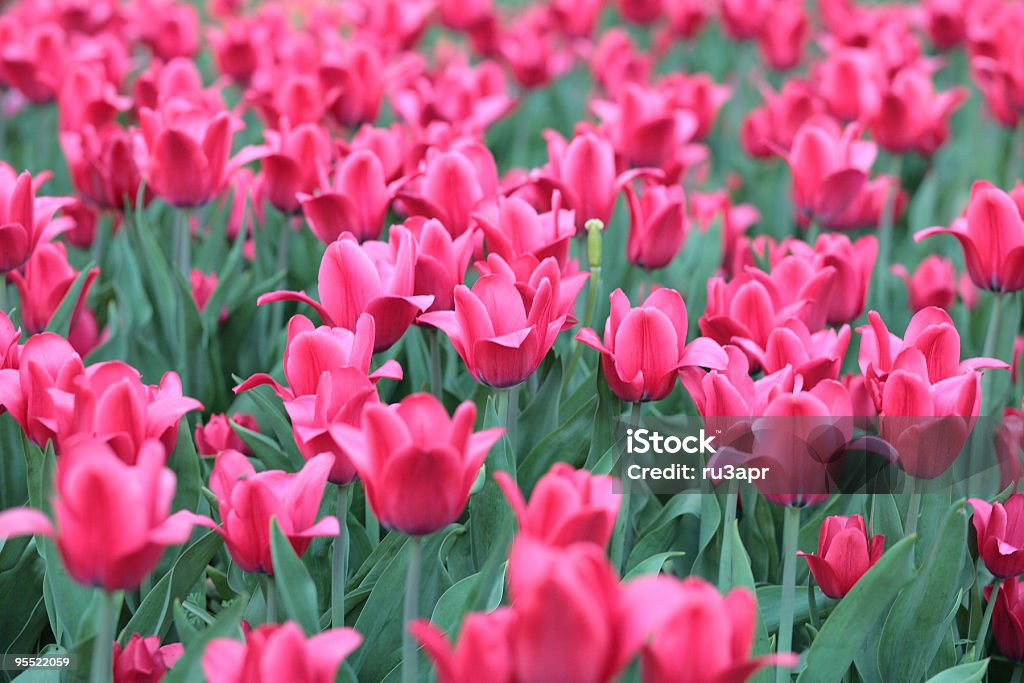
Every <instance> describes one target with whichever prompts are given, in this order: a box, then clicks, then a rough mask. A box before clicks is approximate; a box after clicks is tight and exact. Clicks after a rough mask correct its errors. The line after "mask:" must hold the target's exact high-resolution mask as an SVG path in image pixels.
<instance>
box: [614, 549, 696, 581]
mask: <svg viewBox="0 0 1024 683" xmlns="http://www.w3.org/2000/svg"><path fill="white" fill-rule="evenodd" d="M684 555H686V553H684V552H680V551H671V552H667V553H658V554H657V555H651V556H650V557H648V558H647V559H645V560H641V561H640V562H637V563H636V565H634V566H633V568H632V569H630V570H629V572H627V573H626V576H624V577H623V579H622V580H623V581H627V580H629V579H632V578H635V577H637V576H643V575H644V574H660V573H661V570H662V568H663V567H664V566H665V563H666V562H668V561H669V560H672V559H674V558H677V557H682V556H684Z"/></svg>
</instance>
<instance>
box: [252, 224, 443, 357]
mask: <svg viewBox="0 0 1024 683" xmlns="http://www.w3.org/2000/svg"><path fill="white" fill-rule="evenodd" d="M388 239H389V241H388V242H366V243H364V244H362V245H360V244H359V243H358V242H357V241H356V238H355V237H354V236H353V235H352V234H351V233H345V234H344V235H342V236H341V238H340V239H338V240H337V241H336V242H332V243H331V244H330V245H329V246H328V247H327V251H326V252H324V255H323V258H322V259H321V261H320V272H319V275H318V278H317V280H318V289H319V291H320V301H319V302H317V301H315V300H314V299H312V298H311V297H310V296H309V295H308V294H306V293H305V292H293V291H278V292H271V293H269V294H264V295H262V296H261V297H260V298H259V299H257V300H256V303H257V304H259V305H262V304H266V303H270V302H272V301H300V302H302V303H306V304H309V305H310V306H312V307H313V309H314V310H316V312H317V313H319V314H320V317H321V318H322V319H323V321H324V323H325V324H327V325H331V326H334V327H343V328H345V329H347V330H354V329H355V328H356V323H357V322H358V320H359V317H360V316H361V315H362V314H363V313H368V314H369V315H370V316H371V317H372V318H373V322H374V324H375V326H376V336H375V339H374V344H373V350H374V351H375V352H379V351H384V350H386V349H389V348H391V346H392V345H394V343H395V342H397V341H398V340H399V339H400V338H401V337H402V335H403V334H405V331H406V330H407V329H408V328H409V325H411V324H412V322H413V320H414V319H415V318H416V316H417V315H418V314H419V313H421V312H422V311H425V310H427V308H429V307H430V304H432V303H433V301H434V299H433V297H431V296H415V295H413V291H414V286H415V276H416V255H417V248H416V240H415V238H414V237H413V236H412V235H411V234H410V233H409V231H408V230H406V229H405V228H403V227H401V226H394V227H393V228H392V229H391V231H390V233H389V236H388Z"/></svg>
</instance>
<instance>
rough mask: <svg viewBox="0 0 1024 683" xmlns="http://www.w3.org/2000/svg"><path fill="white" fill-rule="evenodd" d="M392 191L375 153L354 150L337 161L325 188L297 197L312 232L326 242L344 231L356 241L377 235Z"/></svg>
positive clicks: (382, 227) (393, 189) (378, 235)
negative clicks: (332, 174) (353, 236)
mask: <svg viewBox="0 0 1024 683" xmlns="http://www.w3.org/2000/svg"><path fill="white" fill-rule="evenodd" d="M302 191H303V192H310V191H312V190H302ZM394 192H395V187H394V185H391V186H389V185H388V184H387V183H386V182H385V177H384V167H383V166H382V165H381V162H380V159H379V158H378V157H377V155H376V154H375V153H374V152H372V151H370V150H357V151H355V152H353V153H352V154H349V155H348V156H347V157H345V159H344V161H342V162H341V164H339V166H338V169H337V170H336V171H335V173H334V177H333V179H332V180H331V185H330V187H329V188H324V189H323V192H321V193H320V194H318V195H316V196H311V195H309V194H302V195H299V200H300V201H301V203H302V211H303V212H304V213H305V215H306V220H307V221H309V227H310V229H311V230H312V231H313V234H314V235H316V236H317V237H319V238H320V241H321V242H324V243H325V244H330V243H331V242H333V241H335V240H337V239H338V238H339V237H340V236H341V235H342V234H344V233H346V232H348V233H351V234H353V235H355V236H356V238H357V239H358V240H359V241H364V240H368V239H377V238H378V237H380V233H381V230H383V229H384V219H385V217H386V216H387V212H388V208H389V207H390V206H391V200H392V198H393V197H394Z"/></svg>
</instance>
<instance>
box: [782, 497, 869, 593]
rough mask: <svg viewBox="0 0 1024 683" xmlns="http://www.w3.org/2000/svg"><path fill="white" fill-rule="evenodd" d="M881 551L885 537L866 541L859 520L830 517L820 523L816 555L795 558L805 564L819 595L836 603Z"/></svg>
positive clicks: (861, 520) (860, 518)
mask: <svg viewBox="0 0 1024 683" xmlns="http://www.w3.org/2000/svg"><path fill="white" fill-rule="evenodd" d="M884 549H885V536H883V535H881V534H875V535H874V536H872V537H871V538H870V540H869V539H868V536H867V531H866V529H865V527H864V518H863V517H861V516H860V515H853V516H852V517H842V516H840V515H833V516H830V517H826V518H825V520H824V521H823V522H822V523H821V531H820V533H819V535H818V554H817V555H808V554H806V553H803V552H798V553H797V555H799V556H800V557H802V558H804V559H806V560H807V567H808V568H809V569H810V570H811V574H813V575H814V580H815V581H816V582H817V583H818V585H819V586H820V587H821V592H822V593H824V594H825V595H827V596H828V597H830V598H836V599H839V598H841V597H843V596H844V595H846V594H847V593H849V592H850V589H851V588H853V586H854V584H856V583H857V582H858V581H860V578H861V577H862V576H864V574H865V573H867V571H868V570H869V569H871V567H873V566H874V565H875V563H876V562H878V560H879V559H880V558H881V557H882V551H883V550H884Z"/></svg>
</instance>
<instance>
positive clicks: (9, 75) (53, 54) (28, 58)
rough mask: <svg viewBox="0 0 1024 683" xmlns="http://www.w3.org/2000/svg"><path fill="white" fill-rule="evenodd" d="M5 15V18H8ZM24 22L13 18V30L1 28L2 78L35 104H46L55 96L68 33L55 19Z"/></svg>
mask: <svg viewBox="0 0 1024 683" xmlns="http://www.w3.org/2000/svg"><path fill="white" fill-rule="evenodd" d="M5 18H6V17H5ZM30 21H31V23H28V24H27V25H22V22H19V21H17V20H16V19H14V18H13V17H12V18H11V19H10V22H11V23H10V25H9V28H10V31H4V30H3V29H4V28H8V27H0V34H6V35H3V37H4V49H3V51H2V52H0V81H3V82H4V83H5V84H6V85H9V86H10V87H12V88H14V89H16V90H18V91H19V92H20V93H21V94H22V95H24V96H25V98H26V99H27V100H28V101H29V102H31V103H33V104H46V103H48V102H50V101H52V100H53V98H54V97H55V96H56V93H57V89H58V88H59V86H60V83H61V80H62V79H63V77H64V70H65V68H66V62H67V61H68V57H69V56H70V55H69V52H70V50H69V49H68V36H67V34H66V33H65V32H64V31H63V30H62V29H61V27H60V26H59V25H57V24H56V23H54V22H49V21H40V20H38V19H35V20H30Z"/></svg>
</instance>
